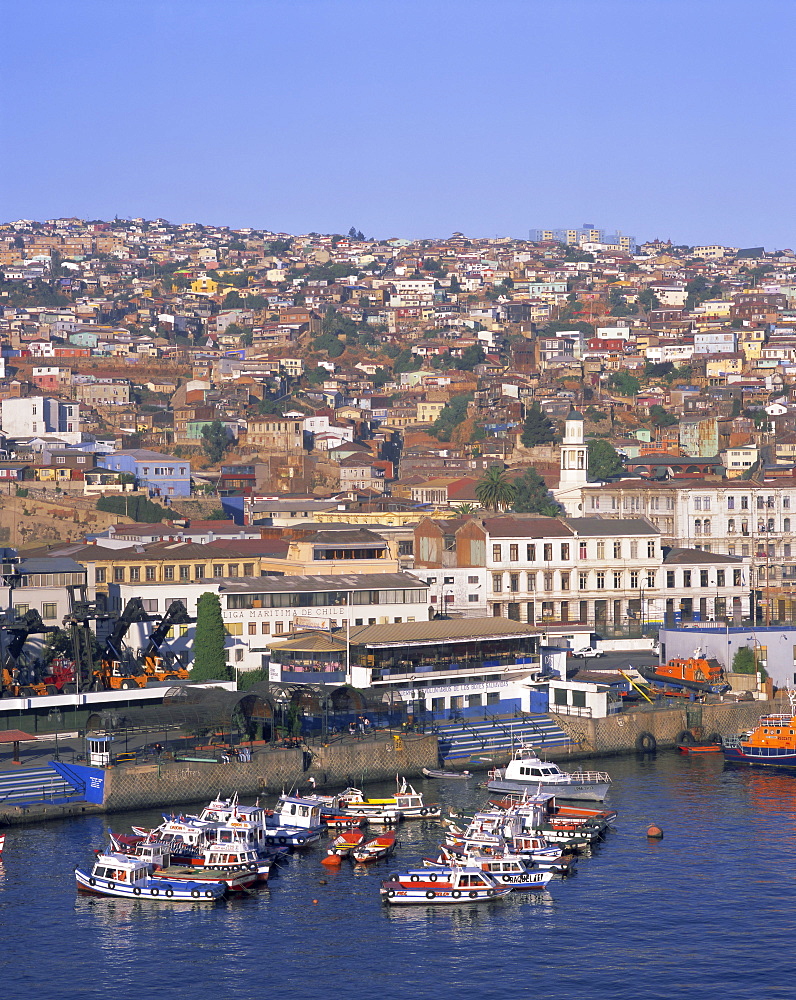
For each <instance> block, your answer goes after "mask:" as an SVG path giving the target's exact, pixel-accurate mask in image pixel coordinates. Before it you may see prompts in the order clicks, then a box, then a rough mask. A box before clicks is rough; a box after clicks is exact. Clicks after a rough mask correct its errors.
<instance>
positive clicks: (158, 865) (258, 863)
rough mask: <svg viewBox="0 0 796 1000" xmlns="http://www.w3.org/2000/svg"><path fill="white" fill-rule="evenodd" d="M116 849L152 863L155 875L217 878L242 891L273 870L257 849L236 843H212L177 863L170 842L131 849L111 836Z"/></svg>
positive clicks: (200, 878) (153, 843)
mask: <svg viewBox="0 0 796 1000" xmlns="http://www.w3.org/2000/svg"><path fill="white" fill-rule="evenodd" d="M111 843H112V846H113V848H114V850H120V851H121V852H123V853H125V854H127V856H128V857H130V858H140V859H141V860H142V861H144V862H146V863H147V864H148V865H149V866H150V870H151V872H152V877H153V878H162V877H164V873H165V877H167V878H175V879H180V880H183V881H184V880H185V879H186V878H195V879H197V880H202V881H207V880H208V879H209V880H210V881H213V880H216V881H219V882H224V883H225V885H226V886H227V888H228V889H230V890H232V891H235V892H237V891H241V890H244V889H248V888H249V887H251V886H253V885H255V884H256V883H258V882H259V883H263V882H267V881H268V876H269V874H270V872H271V861H270V859H269V858H261V857H259V856H258V854H257V852H256V851H254V850H249V849H245V848H241V847H237V846H235V845H233V844H218V843H216V844H210V845H208V846H207V847H206V848H205V849H204V850H203V851H202V852H201V854H200V856H199V857H195V858H193V859H192V861H191V862H190V863H189V864H184V863H181V862H177V863H176V864H175V859H174V858H173V857H172V856H171V853H170V850H169V845H168V844H166V843H163V842H160V841H149V840H146V841H141V842H140V843H138V844H136V845H134V846H133V847H132V848H131V849H125V848H124V845H123V844H122V843H121V842H120V841H119V840H118V839H117V838H115V837H112V838H111Z"/></svg>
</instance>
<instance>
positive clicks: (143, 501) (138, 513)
mask: <svg viewBox="0 0 796 1000" xmlns="http://www.w3.org/2000/svg"><path fill="white" fill-rule="evenodd" d="M97 510H104V511H106V512H107V513H108V514H118V515H119V516H120V517H132V519H133V520H134V521H138V522H140V523H142V524H157V523H158V522H159V521H171V520H173V519H174V517H175V516H176V515H175V514H174V512H173V511H170V510H167V509H166V508H165V507H161V506H160V504H156V503H152V501H151V500H148V499H147V498H146V497H138V496H136V497H129V496H128V497H100V498H99V500H97Z"/></svg>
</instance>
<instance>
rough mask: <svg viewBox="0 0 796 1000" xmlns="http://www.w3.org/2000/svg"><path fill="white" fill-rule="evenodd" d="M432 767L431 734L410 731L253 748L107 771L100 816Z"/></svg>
mask: <svg viewBox="0 0 796 1000" xmlns="http://www.w3.org/2000/svg"><path fill="white" fill-rule="evenodd" d="M436 766H437V737H436V736H430V735H428V736H423V735H416V734H409V735H405V736H401V737H400V739H399V740H396V739H393V738H392V737H389V736H387V737H386V738H385V736H384V735H382V734H377V735H375V736H373V737H365V738H363V739H362V740H352V741H351V742H347V741H346V742H340V743H335V744H330V745H328V746H319V747H313V748H311V749H304V750H302V749H296V750H270V749H263V750H260V751H255V752H254V753H253V755H252V759H251V761H247V762H240V761H237V760H235V759H232V760H231V761H230V763H229V764H217V763H215V762H211V761H209V762H204V761H176V760H175V761H170V760H164V761H162V762H161V763H160V764H148V765H131V766H120V767H113V768H109V769H108V770H107V772H106V775H105V798H104V803H103V807H102V808H104V810H105V811H106V812H120V811H123V810H128V809H148V808H156V807H170V806H172V805H175V806H176V805H184V804H187V803H191V802H201V801H204V800H207V799H211V798H213V797H215V796H216V795H218V793H219V792H221V793H222V794H223V795H230V794H232V793H233V792H238V793H239V794H240V795H241V797H248V798H253V797H255V796H258V795H271V796H273V795H278V794H280V793H281V792H282V791H283V790H284V791H288V790H290V789H292V788H295V789H298V790H300V791H302V792H304V793H307V792H308V791H311V789H312V788H313V783H312V782H311V781H310V778H313V779H314V782H315V785H314V787H316V788H325V787H330V788H331V787H339V786H345V785H349V784H355V785H361V784H365V783H367V782H371V781H391V780H394V779H395V776H396V774H400V775H401V776H406V777H414V776H415V775H417V774H419V773H420V769H421V768H423V767H436Z"/></svg>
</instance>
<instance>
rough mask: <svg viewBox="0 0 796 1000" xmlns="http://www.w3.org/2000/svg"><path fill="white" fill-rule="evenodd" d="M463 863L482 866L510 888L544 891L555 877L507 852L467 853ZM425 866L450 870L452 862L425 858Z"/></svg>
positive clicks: (482, 868)
mask: <svg viewBox="0 0 796 1000" xmlns="http://www.w3.org/2000/svg"><path fill="white" fill-rule="evenodd" d="M461 864H462V865H467V866H468V867H470V866H472V867H473V868H480V869H481V871H484V872H488V873H489V874H490V875H491V876H492V878H493V879H494V880H495V881H496V882H497V883H498V885H505V886H507V887H508V888H509V889H513V890H515V891H517V890H520V889H522V890H526V891H530V892H544V891H545V889H546V888H547V883H548V882H549V881H550V879H551V878H552V877H553V872H552V871H543V870H542V869H541V868H536V867H534V866H533V864H529V863H527V862H525V861H523V859H522V858H521V857H520V856H519V855H518V854H512V853H510V852H506V853H504V854H465V855H462V858H461ZM423 867H424V868H430V869H432V870H439V871H450V870H451V863H450V861H448V862H447V863H446V862H444V861H439V860H437V861H431V860H428V859H424V860H423Z"/></svg>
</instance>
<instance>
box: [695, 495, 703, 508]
mask: <svg viewBox="0 0 796 1000" xmlns="http://www.w3.org/2000/svg"><path fill="white" fill-rule="evenodd" d="M694 510H702V497H694Z"/></svg>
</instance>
